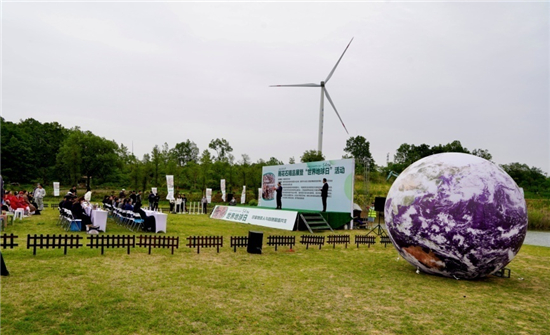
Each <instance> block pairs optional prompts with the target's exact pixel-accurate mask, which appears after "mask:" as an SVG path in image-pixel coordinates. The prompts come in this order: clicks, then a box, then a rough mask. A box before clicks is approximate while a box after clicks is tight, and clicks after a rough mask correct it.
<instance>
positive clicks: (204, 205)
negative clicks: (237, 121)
mask: <svg viewBox="0 0 550 335" xmlns="http://www.w3.org/2000/svg"><path fill="white" fill-rule="evenodd" d="M201 203H202V214H206V206H208V199H207V198H206V195H204V194H203V195H202V199H201Z"/></svg>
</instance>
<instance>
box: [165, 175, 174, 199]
mask: <svg viewBox="0 0 550 335" xmlns="http://www.w3.org/2000/svg"><path fill="white" fill-rule="evenodd" d="M166 187H167V188H168V195H167V196H166V199H167V200H174V176H173V175H166Z"/></svg>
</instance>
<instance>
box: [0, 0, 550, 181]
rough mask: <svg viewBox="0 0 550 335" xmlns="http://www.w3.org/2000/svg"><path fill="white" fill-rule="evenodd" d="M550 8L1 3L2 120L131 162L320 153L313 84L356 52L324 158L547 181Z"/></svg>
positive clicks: (334, 89)
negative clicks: (439, 162) (527, 170)
mask: <svg viewBox="0 0 550 335" xmlns="http://www.w3.org/2000/svg"><path fill="white" fill-rule="evenodd" d="M549 14H550V12H549V4H548V3H546V2H538V3H507V2H494V3H487V2H485V3H476V2H469V3H457V2H439V3H438V2H413V3H411V2H409V3H407V2H362V3H357V2H356V3H311V2H309V3H281V2H278V3H277V2H275V3H273V2H271V3H182V2H170V3H152V2H148V3H140V2H126V3H125V2H98V3H92V2H72V3H71V2H49V3H48V2H42V3H41V2H28V3H21V2H6V1H4V2H3V3H2V115H3V117H4V118H5V119H7V120H8V121H13V122H17V121H19V120H20V119H26V118H35V119H37V120H39V121H40V122H52V121H57V122H59V123H61V124H62V125H63V126H65V127H67V128H70V127H73V126H77V125H78V126H81V128H82V129H84V130H91V131H92V132H93V133H94V134H96V135H99V136H102V137H105V138H107V139H112V140H115V141H116V142H117V143H124V144H125V145H126V146H128V147H129V148H130V149H131V148H132V142H133V149H134V153H136V155H138V157H142V155H143V154H144V153H148V152H150V151H151V150H152V148H153V146H154V145H155V144H158V145H159V146H160V145H162V144H163V143H164V142H167V143H168V144H169V146H170V147H174V145H175V144H176V143H178V142H183V141H185V140H187V139H190V140H192V141H194V142H195V143H197V145H198V147H199V149H200V150H201V152H202V150H204V149H207V147H208V143H209V142H210V140H212V139H215V138H225V139H226V140H228V141H229V143H230V144H231V146H232V147H233V149H234V151H233V154H234V156H235V158H236V160H237V161H238V160H240V159H241V154H245V153H246V154H248V155H249V156H250V157H251V158H252V160H253V161H256V160H258V159H259V158H263V159H265V160H267V159H269V158H270V157H272V156H273V157H276V158H278V159H279V160H282V161H284V162H285V163H287V162H288V160H289V158H290V157H295V158H296V161H299V157H300V156H301V155H302V154H303V153H304V151H305V150H312V149H316V148H317V131H318V120H319V99H320V89H319V88H270V87H268V86H269V85H273V84H299V83H310V82H313V83H319V82H320V81H321V80H324V79H325V78H326V77H327V75H328V73H329V72H330V70H331V69H332V67H333V66H334V65H335V63H336V61H337V60H338V58H339V57H340V55H341V54H342V52H343V50H344V48H345V47H346V45H347V43H348V42H349V41H350V39H351V38H352V37H354V41H353V42H352V44H351V46H350V47H349V49H348V51H347V52H346V54H345V56H344V58H343V59H342V61H341V62H340V65H339V67H338V69H337V70H336V72H335V73H334V75H333V77H332V78H331V80H330V82H329V83H328V84H327V89H328V92H329V93H330V96H331V98H332V99H333V101H334V103H335V105H336V107H337V108H338V111H339V112H340V115H341V116H342V118H343V120H344V123H345V124H346V126H347V128H348V130H349V132H350V134H349V135H347V134H346V132H345V131H344V129H343V128H342V126H341V124H340V122H339V121H338V119H337V117H336V115H335V113H334V111H333V110H332V108H331V107H330V105H329V104H328V101H326V100H325V122H324V141H323V153H324V154H325V157H326V158H327V159H337V158H340V157H341V156H342V155H343V154H344V152H343V148H344V147H345V143H346V140H347V139H348V138H349V137H350V136H357V135H362V136H364V137H365V138H366V139H367V140H368V141H370V145H371V152H372V153H373V156H374V159H375V161H376V163H377V164H379V165H385V164H386V155H387V154H388V153H389V154H390V160H392V159H393V155H394V154H395V151H396V149H397V148H398V147H399V145H400V144H402V143H409V144H416V145H419V144H422V143H426V144H428V145H436V144H445V143H449V142H451V141H453V140H459V141H461V142H462V145H463V146H465V147H467V148H468V149H470V150H473V149H475V148H482V149H488V150H489V152H490V153H491V154H492V155H493V160H494V161H495V162H496V163H498V164H506V163H511V162H520V163H525V164H528V165H529V166H536V167H539V168H541V169H542V170H543V171H545V172H550V117H549V18H550V15H549Z"/></svg>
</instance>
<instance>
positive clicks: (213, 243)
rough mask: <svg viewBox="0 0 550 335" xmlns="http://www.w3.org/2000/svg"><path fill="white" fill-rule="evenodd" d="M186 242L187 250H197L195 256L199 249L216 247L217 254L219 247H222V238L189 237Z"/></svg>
mask: <svg viewBox="0 0 550 335" xmlns="http://www.w3.org/2000/svg"><path fill="white" fill-rule="evenodd" d="M187 241H188V243H187V246H188V247H189V248H197V254H198V253H200V249H201V248H210V247H216V248H217V251H218V253H219V252H220V247H223V236H189V237H188V238H187Z"/></svg>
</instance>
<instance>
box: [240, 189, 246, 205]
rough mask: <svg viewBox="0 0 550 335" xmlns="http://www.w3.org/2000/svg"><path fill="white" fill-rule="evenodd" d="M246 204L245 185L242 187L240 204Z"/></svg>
mask: <svg viewBox="0 0 550 335" xmlns="http://www.w3.org/2000/svg"><path fill="white" fill-rule="evenodd" d="M244 203H246V185H245V186H243V193H242V194H241V204H244Z"/></svg>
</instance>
